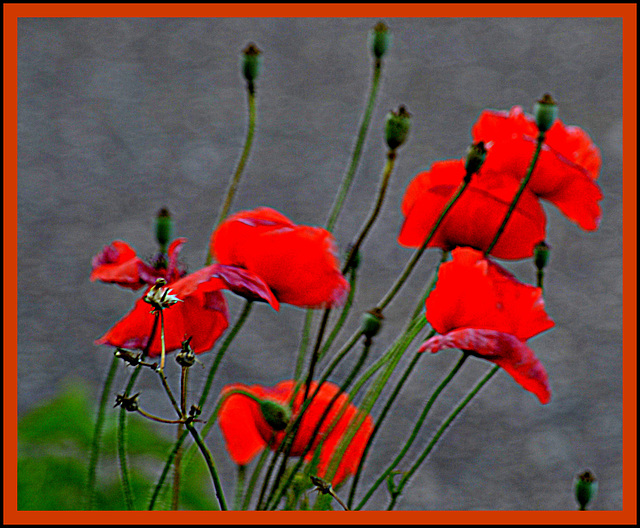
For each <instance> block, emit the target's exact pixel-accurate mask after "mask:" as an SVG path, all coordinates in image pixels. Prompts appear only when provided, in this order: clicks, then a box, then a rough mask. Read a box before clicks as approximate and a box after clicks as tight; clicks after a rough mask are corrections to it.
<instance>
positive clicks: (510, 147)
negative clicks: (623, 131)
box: [471, 106, 602, 231]
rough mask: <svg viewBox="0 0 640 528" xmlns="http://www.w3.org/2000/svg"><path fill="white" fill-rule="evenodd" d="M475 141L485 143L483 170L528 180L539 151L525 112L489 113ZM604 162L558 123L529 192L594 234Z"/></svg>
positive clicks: (580, 136) (583, 138)
mask: <svg viewBox="0 0 640 528" xmlns="http://www.w3.org/2000/svg"><path fill="white" fill-rule="evenodd" d="M471 132H472V136H473V140H474V142H475V141H484V142H485V145H486V146H487V148H488V153H487V157H486V160H485V162H484V165H483V166H482V169H481V173H484V171H485V170H489V171H492V172H502V173H505V174H509V175H511V176H512V177H513V178H515V179H516V180H518V181H521V180H522V178H523V177H524V176H525V174H526V171H527V168H528V166H529V163H530V161H531V158H532V157H533V152H534V150H535V145H536V138H537V136H538V128H537V126H536V123H535V119H534V118H533V117H532V116H529V115H526V114H525V113H524V112H523V111H522V108H521V107H519V106H514V107H513V108H512V109H511V110H510V111H509V112H500V111H494V110H485V111H484V112H482V114H481V115H480V117H479V118H478V121H477V122H476V123H475V125H474V126H473V128H472V131H471ZM601 164H602V160H601V157H600V150H599V149H598V147H596V146H595V145H594V144H593V142H592V141H591V138H590V137H589V135H588V134H587V133H586V132H585V131H584V130H582V129H581V128H579V127H576V126H565V125H564V124H563V123H562V121H560V120H559V119H558V120H556V121H555V123H554V124H553V125H552V126H551V128H550V129H549V130H548V131H547V133H546V137H545V141H544V143H543V145H542V150H541V152H540V156H539V158H538V161H537V163H536V167H535V169H534V170H533V173H532V175H531V179H530V180H529V183H528V184H527V188H528V189H529V190H531V192H533V193H534V194H535V195H536V196H539V197H540V198H543V199H545V200H548V201H550V202H551V203H553V204H555V205H556V207H558V209H560V210H561V211H562V212H563V213H564V214H565V215H566V216H567V217H568V218H570V219H571V220H573V221H574V222H576V223H577V224H578V225H579V226H580V227H581V228H582V229H585V230H588V231H593V230H595V229H597V228H598V225H599V223H600V216H601V209H600V205H599V203H598V202H599V201H600V200H601V199H602V192H601V190H600V187H599V186H598V184H597V183H596V179H597V178H598V175H599V172H600V166H601Z"/></svg>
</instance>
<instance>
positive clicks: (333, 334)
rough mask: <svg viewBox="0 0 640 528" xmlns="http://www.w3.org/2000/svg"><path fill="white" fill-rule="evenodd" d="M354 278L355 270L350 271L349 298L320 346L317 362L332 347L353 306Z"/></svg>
mask: <svg viewBox="0 0 640 528" xmlns="http://www.w3.org/2000/svg"><path fill="white" fill-rule="evenodd" d="M356 278H357V271H356V270H355V269H353V268H352V269H351V273H350V277H349V296H348V297H347V300H346V301H345V303H344V306H343V307H342V311H341V312H340V317H339V318H338V320H337V321H336V324H335V325H334V326H333V328H332V330H331V333H330V334H329V337H327V339H326V341H325V342H324V344H323V345H322V349H321V350H320V354H319V356H318V361H321V360H322V358H323V357H324V356H325V355H326V353H327V352H328V351H329V349H330V348H331V345H333V342H334V341H335V339H336V337H337V336H338V333H339V332H340V330H341V329H342V327H343V326H344V323H345V321H346V320H347V315H349V311H350V310H351V306H352V305H353V298H354V297H355V293H356Z"/></svg>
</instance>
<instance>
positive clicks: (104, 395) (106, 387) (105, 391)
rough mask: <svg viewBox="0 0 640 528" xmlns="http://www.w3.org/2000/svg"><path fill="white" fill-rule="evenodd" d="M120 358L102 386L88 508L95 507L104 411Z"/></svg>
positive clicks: (110, 368)
mask: <svg viewBox="0 0 640 528" xmlns="http://www.w3.org/2000/svg"><path fill="white" fill-rule="evenodd" d="M118 362H119V361H118V358H117V357H116V356H114V357H113V360H112V361H111V367H109V372H108V373H107V378H106V379H105V380H104V386H103V387H102V396H101V397H100V405H99V407H98V415H97V417H96V424H95V427H94V429H93V440H92V442H91V455H90V457H89V471H88V479H87V495H86V504H85V508H86V509H88V510H91V509H93V500H94V494H95V486H96V468H97V466H98V458H99V457H100V438H101V436H102V427H103V425H104V411H105V407H106V405H107V400H108V399H109V393H110V391H111V385H112V383H113V378H114V377H115V374H116V370H117V369H118Z"/></svg>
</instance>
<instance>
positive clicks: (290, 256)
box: [210, 207, 349, 308]
mask: <svg viewBox="0 0 640 528" xmlns="http://www.w3.org/2000/svg"><path fill="white" fill-rule="evenodd" d="M210 248H211V254H212V255H213V256H214V257H215V258H216V260H217V261H218V262H220V263H221V264H228V265H232V266H239V267H241V268H245V269H247V270H249V271H251V272H253V273H255V274H256V275H258V276H259V277H261V278H262V279H263V280H264V281H265V282H266V283H267V284H268V285H269V287H270V288H271V290H272V291H273V293H274V294H275V296H276V297H277V299H278V300H279V301H280V302H284V303H288V304H293V305H296V306H301V307H307V308H321V307H331V306H335V305H338V304H341V303H342V302H343V301H344V299H345V297H346V295H347V293H348V292H349V283H348V282H347V280H346V279H345V278H344V277H343V276H342V274H341V273H340V269H339V263H338V260H337V258H336V256H335V245H334V242H333V237H332V235H331V233H329V232H328V231H327V230H326V229H323V228H321V227H310V226H299V225H296V224H294V223H293V222H291V220H289V219H288V218H287V217H286V216H284V215H282V214H280V213H279V212H277V211H275V210H273V209H270V208H268V207H259V208H257V209H254V210H252V211H241V212H239V213H236V214H235V215H233V216H231V217H229V218H228V219H227V220H225V221H224V222H223V223H222V224H221V225H220V226H219V227H218V229H217V230H216V231H214V233H213V234H212V235H211V243H210Z"/></svg>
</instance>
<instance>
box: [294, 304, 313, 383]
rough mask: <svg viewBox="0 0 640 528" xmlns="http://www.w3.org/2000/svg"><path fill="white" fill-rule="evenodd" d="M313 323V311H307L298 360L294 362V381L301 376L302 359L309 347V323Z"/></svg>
mask: <svg viewBox="0 0 640 528" xmlns="http://www.w3.org/2000/svg"><path fill="white" fill-rule="evenodd" d="M312 321H313V310H312V309H308V310H307V313H306V315H305V318H304V326H303V328H302V339H301V340H300V349H299V350H298V360H297V361H296V370H295V374H294V379H296V380H299V379H300V376H302V367H303V365H304V357H305V356H306V354H307V346H309V333H310V332H311V322H312Z"/></svg>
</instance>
